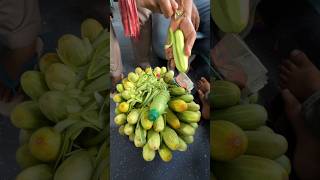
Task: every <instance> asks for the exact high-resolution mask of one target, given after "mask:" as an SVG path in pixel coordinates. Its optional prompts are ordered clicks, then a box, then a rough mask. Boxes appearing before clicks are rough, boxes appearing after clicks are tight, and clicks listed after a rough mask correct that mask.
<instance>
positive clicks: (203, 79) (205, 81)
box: [201, 77, 209, 83]
mask: <svg viewBox="0 0 320 180" xmlns="http://www.w3.org/2000/svg"><path fill="white" fill-rule="evenodd" d="M201 80H202V81H203V83H209V82H208V80H207V79H206V78H204V77H201Z"/></svg>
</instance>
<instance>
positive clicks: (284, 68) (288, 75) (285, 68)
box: [280, 50, 320, 102]
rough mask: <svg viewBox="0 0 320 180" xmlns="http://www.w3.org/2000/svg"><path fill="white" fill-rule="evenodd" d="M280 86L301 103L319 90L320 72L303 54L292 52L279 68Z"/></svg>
mask: <svg viewBox="0 0 320 180" xmlns="http://www.w3.org/2000/svg"><path fill="white" fill-rule="evenodd" d="M280 86H281V88H283V89H289V90H290V91H291V92H292V93H293V95H294V96H295V97H297V98H298V99H299V100H300V102H303V101H305V100H306V99H307V98H308V97H310V96H311V95H312V94H313V93H315V92H316V91H318V90H320V71H319V70H318V69H317V68H316V66H314V65H313V64H312V62H311V61H310V60H309V58H308V57H307V56H306V55H305V54H304V53H303V52H301V51H299V50H294V51H292V52H291V55H290V59H288V60H285V61H284V62H283V64H282V65H281V66H280Z"/></svg>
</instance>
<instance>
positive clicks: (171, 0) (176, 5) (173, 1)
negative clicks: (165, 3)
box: [170, 0, 179, 12]
mask: <svg viewBox="0 0 320 180" xmlns="http://www.w3.org/2000/svg"><path fill="white" fill-rule="evenodd" d="M170 3H171V7H172V10H173V12H175V11H176V10H177V9H178V7H179V5H178V3H177V2H176V0H170Z"/></svg>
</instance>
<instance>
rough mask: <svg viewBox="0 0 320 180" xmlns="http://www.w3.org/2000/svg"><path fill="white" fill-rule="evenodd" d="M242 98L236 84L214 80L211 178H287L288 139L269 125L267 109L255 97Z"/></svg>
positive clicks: (277, 179)
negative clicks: (245, 99)
mask: <svg viewBox="0 0 320 180" xmlns="http://www.w3.org/2000/svg"><path fill="white" fill-rule="evenodd" d="M240 99H241V91H240V89H239V87H238V86H237V85H235V84H233V83H231V82H228V81H222V80H218V81H215V82H214V87H213V90H212V92H211V94H210V102H211V105H212V106H213V108H214V111H213V113H212V114H211V118H212V121H211V123H210V137H211V139H210V141H211V148H210V149H211V158H212V159H213V174H212V175H211V176H212V179H216V180H234V179H238V180H257V179H259V180H268V179H273V180H283V179H288V178H289V174H290V171H291V165H290V160H289V159H288V157H287V156H286V155H285V153H286V151H287V149H288V142H287V140H286V139H285V138H284V137H283V136H282V135H279V134H276V133H275V132H274V131H273V130H272V129H271V128H269V127H268V126H266V121H267V118H268V114H267V111H266V110H265V108H264V107H263V106H261V105H259V104H255V103H256V102H257V98H256V97H254V98H253V97H250V98H249V100H247V101H242V102H241V103H240ZM242 99H243V98H242ZM243 102H246V103H243Z"/></svg>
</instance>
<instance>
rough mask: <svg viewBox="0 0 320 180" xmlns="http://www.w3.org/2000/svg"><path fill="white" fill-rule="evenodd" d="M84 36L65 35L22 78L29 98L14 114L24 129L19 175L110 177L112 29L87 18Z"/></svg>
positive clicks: (57, 179) (37, 178)
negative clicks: (110, 34) (56, 45)
mask: <svg viewBox="0 0 320 180" xmlns="http://www.w3.org/2000/svg"><path fill="white" fill-rule="evenodd" d="M81 35H82V37H81V38H78V37H76V36H74V35H71V34H67V35H63V36H62V37H61V38H60V39H59V41H58V47H57V52H56V53H48V54H45V55H44V56H43V57H42V58H41V60H40V65H39V69H40V70H39V71H38V70H34V71H27V72H25V73H24V74H23V75H22V77H21V87H22V89H23V91H24V92H25V94H26V95H28V96H29V98H30V100H28V101H25V102H22V103H21V104H19V105H17V106H16V107H15V109H14V110H13V111H12V113H11V121H12V124H13V125H14V126H16V127H17V128H20V129H21V130H20V144H21V147H20V148H19V149H18V150H17V152H16V160H17V162H18V164H19V165H20V167H21V169H22V171H21V172H20V173H19V174H18V175H17V177H16V179H17V180H52V179H54V180H75V179H77V180H102V179H109V178H108V176H109V175H108V174H109V173H108V167H109V164H108V162H109V160H108V159H109V157H108V152H107V151H108V149H109V141H108V134H109V128H108V124H109V123H108V121H109V112H108V111H109V98H107V97H108V96H107V94H108V91H109V89H110V88H109V83H110V80H109V78H108V77H109V75H108V72H109V61H108V59H109V53H110V52H109V51H110V50H109V32H108V31H107V30H106V29H104V28H103V27H102V25H101V24H100V23H99V22H97V21H96V20H93V19H87V20H85V21H84V22H83V23H82V25H81Z"/></svg>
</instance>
